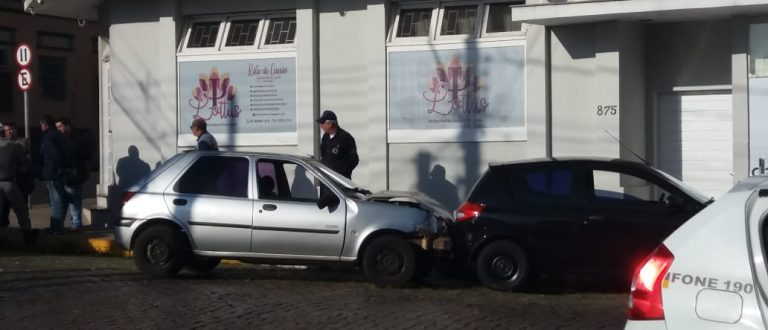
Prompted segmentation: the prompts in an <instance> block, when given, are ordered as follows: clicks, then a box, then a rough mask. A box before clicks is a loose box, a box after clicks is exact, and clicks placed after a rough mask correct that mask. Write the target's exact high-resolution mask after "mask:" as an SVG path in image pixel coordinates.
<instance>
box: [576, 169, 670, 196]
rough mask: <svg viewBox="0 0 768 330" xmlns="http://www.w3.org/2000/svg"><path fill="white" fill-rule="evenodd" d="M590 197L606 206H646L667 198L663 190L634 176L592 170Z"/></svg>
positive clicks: (666, 193) (666, 192) (667, 194)
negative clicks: (606, 204)
mask: <svg viewBox="0 0 768 330" xmlns="http://www.w3.org/2000/svg"><path fill="white" fill-rule="evenodd" d="M592 183H593V189H592V192H591V197H593V198H594V199H595V200H596V201H597V202H601V203H608V204H623V205H627V204H637V205H648V204H655V203H660V202H663V201H664V199H665V198H667V197H668V196H669V192H668V191H667V190H665V189H664V188H662V187H660V186H658V185H656V184H653V183H651V182H649V181H647V180H645V179H643V178H640V177H638V176H635V175H631V174H627V173H622V172H618V171H608V170H593V171H592Z"/></svg>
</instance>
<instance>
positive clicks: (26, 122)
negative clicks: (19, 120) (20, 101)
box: [24, 91, 30, 141]
mask: <svg viewBox="0 0 768 330" xmlns="http://www.w3.org/2000/svg"><path fill="white" fill-rule="evenodd" d="M24 137H25V138H27V141H29V140H30V139H29V101H27V91H24Z"/></svg>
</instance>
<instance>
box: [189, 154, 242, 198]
mask: <svg viewBox="0 0 768 330" xmlns="http://www.w3.org/2000/svg"><path fill="white" fill-rule="evenodd" d="M174 190H175V191H176V192H179V193H184V194H196V195H215V196H227V197H243V198H247V197H248V158H245V157H230V156H204V157H200V158H199V159H197V160H196V161H195V163H194V164H192V166H190V167H189V169H187V171H186V172H184V174H183V175H182V176H181V178H180V179H179V181H178V182H177V183H176V185H175V186H174Z"/></svg>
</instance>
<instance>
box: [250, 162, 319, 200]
mask: <svg viewBox="0 0 768 330" xmlns="http://www.w3.org/2000/svg"><path fill="white" fill-rule="evenodd" d="M256 169H257V184H258V188H257V189H258V192H259V198H260V199H276V200H293V201H306V202H313V203H314V202H316V201H317V199H318V192H319V186H320V185H321V183H320V181H319V180H317V179H316V178H315V176H314V175H312V173H311V172H309V171H307V169H306V168H305V167H304V166H303V165H301V164H297V163H294V162H291V161H286V160H278V159H259V160H258V162H257V163H256Z"/></svg>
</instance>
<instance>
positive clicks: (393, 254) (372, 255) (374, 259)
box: [362, 235, 416, 287]
mask: <svg viewBox="0 0 768 330" xmlns="http://www.w3.org/2000/svg"><path fill="white" fill-rule="evenodd" d="M362 265H363V272H365V276H366V277H367V278H368V280H369V281H371V282H373V283H374V284H376V285H378V286H382V287H401V286H404V285H405V284H407V283H408V282H410V281H411V279H413V277H414V275H415V272H416V253H415V251H414V248H413V246H411V244H409V243H408V242H406V241H405V240H404V239H402V238H400V237H397V236H390V235H388V236H381V237H378V238H376V239H374V241H373V242H371V244H370V245H368V247H366V248H365V251H364V252H363V260H362Z"/></svg>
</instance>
